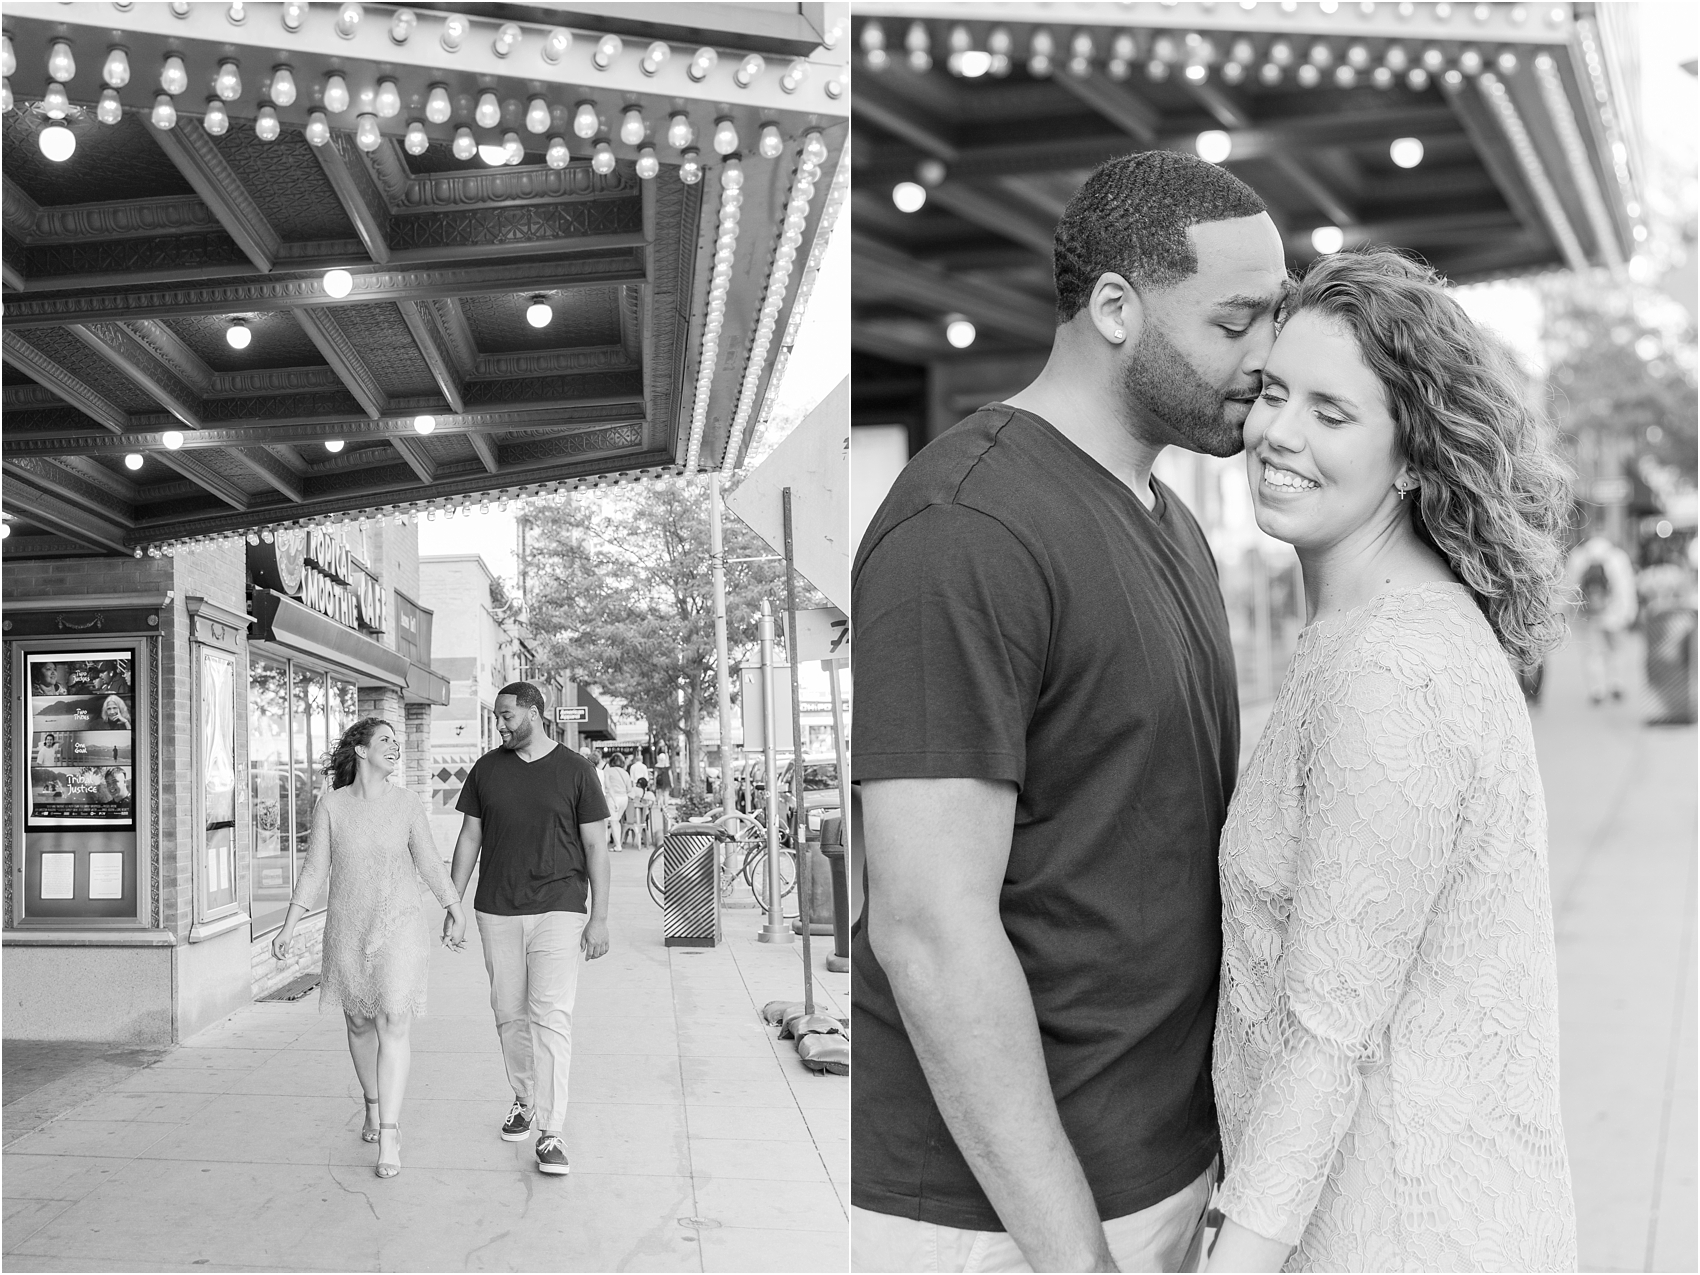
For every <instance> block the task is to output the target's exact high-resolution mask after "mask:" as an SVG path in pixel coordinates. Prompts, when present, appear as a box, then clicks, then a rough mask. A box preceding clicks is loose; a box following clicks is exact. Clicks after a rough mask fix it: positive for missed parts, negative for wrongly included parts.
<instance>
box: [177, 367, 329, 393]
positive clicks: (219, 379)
mask: <svg viewBox="0 0 1700 1275" xmlns="http://www.w3.org/2000/svg"><path fill="white" fill-rule="evenodd" d="M332 386H336V387H338V388H340V387H341V386H342V381H341V380H339V379H338V378H337V374H336V373H335V372H333V371H332V370H331V369H330V368H328V367H273V368H260V369H258V370H256V371H252V372H214V373H213V379H212V384H211V385H210V386H209V387H208V388H207V396H208V397H217V398H235V397H236V396H237V395H241V394H285V393H289V392H291V391H295V390H322V389H328V388H330V387H332Z"/></svg>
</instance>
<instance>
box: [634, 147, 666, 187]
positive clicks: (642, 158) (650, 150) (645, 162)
mask: <svg viewBox="0 0 1700 1275" xmlns="http://www.w3.org/2000/svg"><path fill="white" fill-rule="evenodd" d="M660 171H661V161H660V160H658V159H656V158H655V147H653V146H645V147H644V148H643V149H642V150H640V151H638V157H637V175H638V176H639V177H641V178H643V179H644V180H645V181H648V180H649V179H650V178H652V177H654V176H655V175H656V174H658V173H659V172H660Z"/></svg>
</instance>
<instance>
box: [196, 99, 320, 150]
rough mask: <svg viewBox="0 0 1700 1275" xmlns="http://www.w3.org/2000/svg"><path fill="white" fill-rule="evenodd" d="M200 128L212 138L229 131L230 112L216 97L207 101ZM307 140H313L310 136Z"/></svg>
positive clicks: (221, 135)
mask: <svg viewBox="0 0 1700 1275" xmlns="http://www.w3.org/2000/svg"><path fill="white" fill-rule="evenodd" d="M201 127H202V128H203V129H204V130H206V131H207V132H208V133H210V134H212V136H214V137H223V136H224V135H225V134H226V133H228V132H229V131H230V112H228V111H226V110H225V109H224V103H223V102H221V101H219V100H218V99H217V98H216V97H209V98H208V99H207V111H206V114H205V115H203V116H202V117H201ZM307 140H308V141H312V140H313V139H312V136H311V135H310V134H309V136H308V138H307Z"/></svg>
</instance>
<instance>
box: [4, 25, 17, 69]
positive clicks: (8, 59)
mask: <svg viewBox="0 0 1700 1275" xmlns="http://www.w3.org/2000/svg"><path fill="white" fill-rule="evenodd" d="M17 73H18V55H17V54H16V53H14V52H13V51H12V37H11V36H9V35H8V36H5V37H4V38H3V39H0V75H16V74H17Z"/></svg>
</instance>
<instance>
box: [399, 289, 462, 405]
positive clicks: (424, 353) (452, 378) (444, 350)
mask: <svg viewBox="0 0 1700 1275" xmlns="http://www.w3.org/2000/svg"><path fill="white" fill-rule="evenodd" d="M396 304H397V308H398V309H400V310H401V317H402V318H403V319H404V320H406V322H407V330H408V331H409V332H411V333H412V334H413V343H414V344H415V345H417V346H418V347H419V354H420V357H422V358H423V359H424V360H425V366H426V367H428V368H430V369H431V379H432V380H434V381H435V382H436V383H437V388H438V389H440V390H441V391H442V392H443V398H444V399H446V400H447V401H448V404H449V406H450V407H452V408H454V410H455V411H457V412H464V411H465V410H466V400H465V399H464V398H463V397H462V396H461V376H460V372H459V371H458V370H457V369H456V367H455V363H454V355H453V353H452V352H451V351H450V349H449V345H448V341H447V340H446V338H445V337H444V336H443V333H442V329H440V328H439V327H438V326H437V320H436V318H435V316H434V314H433V313H432V310H431V308H430V306H429V305H428V304H427V303H425V302H423V301H400V302H397V303H396Z"/></svg>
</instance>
